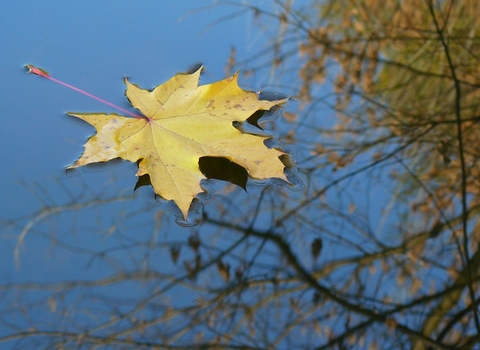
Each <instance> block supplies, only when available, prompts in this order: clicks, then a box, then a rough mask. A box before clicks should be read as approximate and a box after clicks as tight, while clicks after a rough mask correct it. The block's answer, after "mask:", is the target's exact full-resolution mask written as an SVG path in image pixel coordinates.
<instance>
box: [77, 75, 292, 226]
mask: <svg viewBox="0 0 480 350" xmlns="http://www.w3.org/2000/svg"><path fill="white" fill-rule="evenodd" d="M200 71H201V68H200V69H199V70H197V71H196V72H194V73H192V74H178V75H176V76H174V77H173V78H171V79H170V80H168V81H167V82H166V83H164V84H162V85H159V86H157V87H156V88H155V89H154V90H153V91H148V90H143V89H140V88H139V87H138V86H136V85H133V84H131V83H129V82H128V80H127V79H125V84H126V85H127V90H126V96H127V98H128V99H129V100H130V102H131V104H132V105H133V106H134V107H135V108H137V109H138V110H139V111H140V112H141V113H142V114H143V115H144V116H145V118H130V117H128V118H127V117H123V116H120V115H117V114H103V113H102V114H99V113H95V114H93V113H88V114H87V113H68V114H69V115H71V116H74V117H77V118H80V119H82V120H84V121H86V122H87V123H90V124H91V125H93V126H94V127H95V129H96V135H94V136H92V137H91V138H90V139H89V140H88V142H87V143H86V144H85V151H84V153H83V155H82V156H81V157H80V158H79V159H78V160H77V161H76V162H75V163H74V164H73V165H71V166H70V167H69V168H76V167H79V166H82V165H86V164H90V163H96V162H105V161H108V160H111V159H114V158H121V159H125V160H129V161H131V162H137V161H139V163H138V166H139V169H138V172H137V176H142V175H146V174H148V175H149V176H150V182H151V185H152V187H153V189H154V191H155V193H157V194H158V195H160V196H161V197H163V198H165V199H167V200H173V201H174V202H175V203H176V204H177V205H178V207H179V208H180V210H181V211H182V213H183V216H184V218H185V219H187V213H188V209H189V207H190V204H191V202H192V200H193V199H194V198H195V196H196V195H197V194H198V193H200V192H203V190H202V188H201V187H200V181H201V180H202V179H205V176H204V174H202V172H201V171H200V169H199V165H198V162H199V158H200V157H203V156H209V157H224V158H227V159H229V160H230V161H232V162H234V163H236V164H238V165H240V166H241V167H243V168H245V169H246V170H247V172H248V175H249V176H251V177H253V178H256V179H266V178H270V177H275V178H280V179H283V180H287V179H286V177H285V174H284V167H285V165H284V164H283V163H282V162H281V160H280V159H279V157H280V156H282V155H283V154H284V153H283V152H281V151H279V150H276V149H271V148H268V147H266V146H265V144H264V141H265V139H266V138H267V137H265V136H257V135H251V134H246V133H242V132H241V131H239V130H238V129H237V128H235V127H234V126H233V125H232V123H233V122H238V123H242V122H245V121H246V120H247V118H249V117H250V116H251V115H252V114H253V113H255V112H256V111H258V110H269V109H271V108H272V107H273V106H276V105H279V104H281V103H284V102H285V100H277V101H264V100H259V99H258V96H257V94H256V93H254V92H249V91H245V90H243V89H241V88H240V87H239V86H238V83H237V76H238V75H237V74H235V75H233V76H232V77H230V78H228V79H225V80H222V81H218V82H215V83H213V84H208V85H202V86H198V80H199V77H200Z"/></svg>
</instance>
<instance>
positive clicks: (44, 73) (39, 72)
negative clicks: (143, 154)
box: [25, 64, 147, 119]
mask: <svg viewBox="0 0 480 350" xmlns="http://www.w3.org/2000/svg"><path fill="white" fill-rule="evenodd" d="M25 68H27V69H28V73H33V74H35V75H40V76H42V77H44V78H47V79H50V80H51V81H54V82H55V83H57V84H60V85H63V86H65V87H67V88H69V89H72V90H75V91H77V92H79V93H81V94H84V95H86V96H88V97H90V98H93V99H94V100H97V101H99V102H102V103H104V104H106V105H108V106H110V107H113V108H115V109H118V110H119V111H122V112H124V113H127V114H129V115H130V116H132V117H134V118H141V119H147V118H146V117H144V116H141V115H138V114H135V113H132V112H130V111H127V110H126V109H123V108H121V107H118V106H116V105H114V104H113V103H110V102H108V101H105V100H104V99H101V98H100V97H97V96H95V95H92V94H90V93H88V92H86V91H83V90H81V89H79V88H77V87H75V86H72V85H70V84H67V83H64V82H63V81H61V80H58V79H55V78H53V77H51V76H50V74H49V73H48V72H47V71H45V70H43V69H41V68H37V67H35V66H33V65H31V64H27V65H26V66H25Z"/></svg>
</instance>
